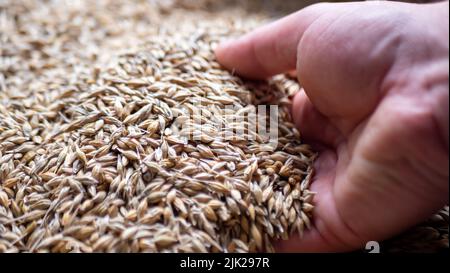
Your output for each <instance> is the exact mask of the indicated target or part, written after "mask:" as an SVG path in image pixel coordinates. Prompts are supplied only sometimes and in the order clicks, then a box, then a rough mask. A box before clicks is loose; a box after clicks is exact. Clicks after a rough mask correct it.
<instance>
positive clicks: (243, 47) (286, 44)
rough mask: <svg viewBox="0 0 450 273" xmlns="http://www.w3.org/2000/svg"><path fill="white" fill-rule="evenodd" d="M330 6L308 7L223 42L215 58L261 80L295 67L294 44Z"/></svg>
mask: <svg viewBox="0 0 450 273" xmlns="http://www.w3.org/2000/svg"><path fill="white" fill-rule="evenodd" d="M332 7H333V5H329V4H320V5H314V6H311V7H310V8H306V9H303V10H300V11H298V12H296V13H294V14H292V15H290V16H287V17H285V18H283V19H280V20H278V21H276V22H274V23H272V24H269V25H266V26H263V27H261V28H259V29H257V30H255V31H253V32H251V33H249V34H247V35H245V36H243V37H241V38H239V39H238V40H235V41H231V42H228V43H225V44H222V45H220V46H219V47H218V48H217V50H216V55H217V59H218V60H219V62H220V63H221V64H222V65H223V66H225V67H226V68H228V69H230V70H234V71H236V72H237V73H238V74H240V75H242V76H244V77H248V78H257V79H263V78H266V77H268V76H271V75H275V74H279V73H281V72H285V71H287V70H291V69H295V67H296V62H297V45H298V43H299V41H300V39H301V37H302V35H303V33H304V32H305V31H306V29H307V28H308V27H309V26H310V25H311V24H312V23H313V22H314V21H315V20H316V19H317V18H318V17H319V16H320V15H321V14H323V13H324V12H325V11H328V10H331V9H332Z"/></svg>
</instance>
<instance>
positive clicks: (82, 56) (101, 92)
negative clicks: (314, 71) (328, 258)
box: [0, 1, 314, 252]
mask: <svg viewBox="0 0 450 273" xmlns="http://www.w3.org/2000/svg"><path fill="white" fill-rule="evenodd" d="M126 2H128V1H123V2H122V1H94V2H91V3H90V4H87V3H85V2H84V1H67V2H64V1H45V2H42V3H39V2H38V1H6V2H4V1H3V2H2V6H1V13H0V14H1V17H0V19H1V21H2V29H3V31H2V32H1V33H2V34H1V36H0V39H1V40H2V46H1V55H2V62H3V63H2V66H1V71H0V72H1V74H0V75H1V77H2V78H1V79H0V86H1V93H0V141H1V142H0V181H1V186H0V233H1V237H0V251H2V252H3V251H43V252H47V251H50V252H68V251H74V252H78V251H80V252H92V251H100V252H103V251H112V252H117V251H120V252H141V251H150V252H207V251H208V252H210V251H211V252H218V251H221V252H249V251H250V252H254V251H272V247H271V244H270V239H277V238H287V237H288V235H289V234H291V233H292V232H299V233H302V232H303V230H304V229H306V228H308V227H309V226H310V219H309V217H310V214H311V210H312V209H313V205H311V201H312V199H313V196H314V193H312V192H310V191H309V190H308V187H309V183H310V178H311V174H312V168H311V163H312V160H313V158H314V153H312V152H311V150H310V148H309V147H308V146H307V145H305V144H302V143H301V142H300V135H299V132H298V131H297V130H296V129H295V128H294V126H293V124H292V123H291V118H290V114H289V105H290V101H289V95H292V94H294V93H295V92H296V91H298V88H299V87H298V85H297V83H296V81H295V80H291V79H288V78H285V77H284V76H278V77H276V78H273V79H271V80H270V81H269V82H267V83H260V84H256V83H254V84H246V83H244V82H242V80H241V79H239V78H238V77H236V76H233V75H232V74H231V73H230V72H228V71H225V70H224V69H222V68H221V67H220V66H219V64H218V63H217V62H216V61H215V58H214V54H213V51H212V50H213V48H214V46H215V45H216V44H217V43H218V42H219V41H220V40H223V39H225V38H227V37H230V36H232V35H238V34H241V33H243V32H244V31H246V30H248V29H249V28H251V27H253V26H256V25H257V24H260V23H261V22H262V18H260V17H256V16H253V17H251V16H243V15H242V14H241V15H240V16H234V17H232V16H230V15H229V13H228V12H227V13H226V14H228V15H226V14H222V16H220V19H217V18H215V17H213V16H212V15H208V14H207V13H204V12H201V11H197V12H195V11H192V12H190V13H189V14H185V10H183V9H175V8H174V7H167V6H164V5H162V3H163V2H161V3H158V2H146V1H137V2H136V3H134V4H129V3H128V4H125V3H126ZM94 3H95V4H94ZM165 5H167V4H165ZM178 6H179V5H178ZM188 8H191V9H192V7H186V8H184V9H188ZM238 18H246V19H245V20H241V19H238ZM257 105H278V107H279V108H278V111H276V113H278V118H277V119H276V120H277V121H279V123H278V125H277V126H278V128H275V129H277V130H276V131H277V133H278V136H277V138H276V139H275V142H273V141H272V142H270V141H269V140H270V139H269V138H268V137H267V136H263V135H261V134H259V131H256V129H258V130H259V129H269V127H270V125H271V123H270V121H271V120H272V119H273V117H272V116H269V113H267V118H266V119H264V121H266V124H265V125H264V124H263V123H261V122H255V119H256V118H255V115H254V114H255V113H256V112H255V108H256V107H255V106H257ZM268 112H269V111H268ZM258 113H259V112H258ZM263 127H265V128H263ZM236 132H239V133H236Z"/></svg>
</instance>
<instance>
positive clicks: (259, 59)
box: [216, 2, 449, 252]
mask: <svg viewBox="0 0 450 273" xmlns="http://www.w3.org/2000/svg"><path fill="white" fill-rule="evenodd" d="M448 10H449V4H448V2H443V3H437V4H427V5H416V4H406V3H397V2H360V3H342V4H328V3H324V4H318V5H314V6H310V7H308V8H306V9H303V10H300V11H299V12H297V13H294V14H292V15H290V16H288V17H286V18H283V19H281V20H279V21H277V22H274V23H272V24H270V25H267V26H264V27H262V28H260V29H258V30H255V31H254V32H251V33H249V34H247V35H245V36H244V37H242V38H240V39H238V40H236V41H232V42H229V43H226V44H224V45H221V46H220V47H219V48H218V49H217V51H216V55H217V58H218V60H219V62H221V63H222V64H223V65H224V66H225V67H227V68H229V69H234V70H235V71H236V72H237V73H238V74H240V75H242V76H245V77H249V78H266V77H268V76H271V75H274V74H278V73H282V72H286V71H289V70H293V69H296V70H297V75H298V79H299V82H300V84H301V85H302V87H303V88H304V90H305V92H300V93H298V94H297V95H296V96H295V98H294V101H293V107H292V115H293V119H294V121H295V123H296V124H297V126H298V128H299V130H300V132H301V133H302V135H303V138H304V139H306V140H307V141H308V142H310V143H314V144H315V147H316V148H317V149H319V151H320V154H319V157H318V158H317V160H316V162H315V169H316V176H315V178H314V181H313V183H312V190H313V191H316V192H317V193H318V194H317V195H316V199H315V204H316V207H315V209H314V215H313V218H314V227H313V229H312V230H311V231H309V232H307V233H305V236H304V238H303V239H301V240H299V238H295V237H293V238H291V239H290V240H289V241H284V242H278V243H277V244H276V248H277V250H279V251H314V252H316V251H347V250H353V249H357V248H362V247H363V246H364V245H365V243H366V242H367V241H372V240H383V239H386V238H388V237H390V236H393V235H395V234H397V233H399V232H401V231H402V230H404V229H406V228H408V227H410V226H412V225H414V224H416V223H418V222H420V221H422V220H424V219H426V218H427V217H428V216H430V215H431V214H432V213H433V212H435V211H436V210H438V209H439V208H441V207H442V206H444V205H445V204H448V193H449V192H448V186H449V183H448V178H449V169H448V164H449V153H448V149H449V127H448V122H449V85H448V79H449V27H448V25H449V11H448Z"/></svg>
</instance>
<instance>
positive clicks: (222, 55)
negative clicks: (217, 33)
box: [214, 40, 234, 66]
mask: <svg viewBox="0 0 450 273" xmlns="http://www.w3.org/2000/svg"><path fill="white" fill-rule="evenodd" d="M233 42H234V41H233V40H228V41H224V42H221V43H220V44H219V45H218V46H217V47H216V48H215V49H214V54H215V55H216V58H217V61H219V63H221V64H222V65H223V66H225V61H226V59H227V58H226V53H227V52H228V49H229V48H230V47H231V45H232V44H233Z"/></svg>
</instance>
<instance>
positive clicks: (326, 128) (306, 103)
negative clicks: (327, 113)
mask: <svg viewBox="0 0 450 273" xmlns="http://www.w3.org/2000/svg"><path fill="white" fill-rule="evenodd" d="M292 117H293V119H294V122H295V124H296V126H297V128H298V129H299V131H300V132H301V133H302V140H304V141H306V142H308V143H312V144H313V145H315V146H316V147H314V148H320V147H318V146H328V147H336V146H337V145H338V143H339V142H341V141H342V140H343V136H342V135H341V133H340V132H339V130H337V129H336V127H334V125H333V124H331V123H330V121H329V120H328V119H327V118H326V117H324V116H323V115H322V114H321V113H320V112H319V111H317V109H316V108H315V107H314V106H313V104H312V103H311V101H310V100H309V99H308V97H307V96H306V94H305V92H303V91H300V92H299V93H297V94H296V95H295V97H294V100H293V104H292Z"/></svg>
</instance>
